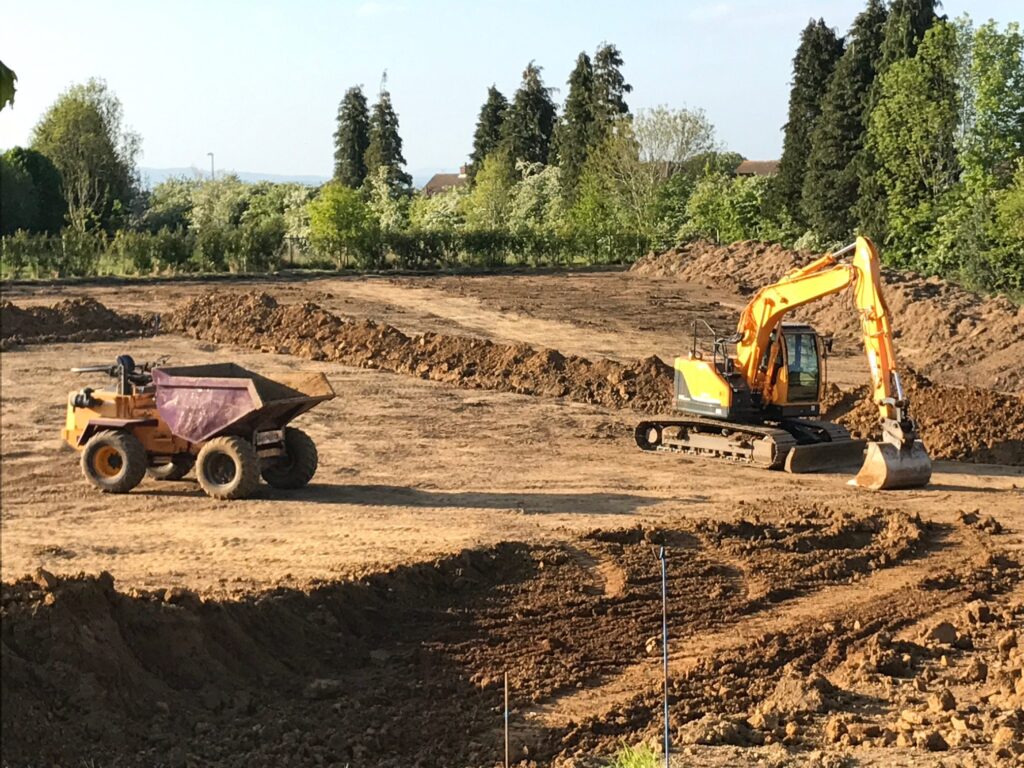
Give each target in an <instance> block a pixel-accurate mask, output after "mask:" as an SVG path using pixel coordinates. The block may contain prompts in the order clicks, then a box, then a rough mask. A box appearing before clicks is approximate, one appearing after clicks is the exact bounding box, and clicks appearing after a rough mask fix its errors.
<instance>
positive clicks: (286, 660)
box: [0, 497, 1024, 766]
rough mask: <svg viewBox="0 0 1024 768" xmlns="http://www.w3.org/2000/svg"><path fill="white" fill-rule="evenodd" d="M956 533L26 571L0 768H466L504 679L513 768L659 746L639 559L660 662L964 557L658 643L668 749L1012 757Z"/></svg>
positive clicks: (621, 536)
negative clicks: (913, 749)
mask: <svg viewBox="0 0 1024 768" xmlns="http://www.w3.org/2000/svg"><path fill="white" fill-rule="evenodd" d="M976 522H977V521H976V520H975V521H969V522H961V524H959V525H958V526H955V527H948V526H936V525H932V524H928V523H926V522H923V521H922V520H921V519H920V518H917V517H911V516H908V515H907V514H906V513H903V512H899V511H893V510H888V509H885V508H877V509H876V510H875V511H873V512H869V513H849V512H844V511H842V510H841V509H835V508H832V507H828V506H822V505H812V506H804V505H802V504H801V503H800V502H799V500H798V499H797V498H795V497H794V498H789V499H783V500H779V501H778V502H775V503H768V504H764V505H758V506H756V507H754V508H748V509H746V510H744V516H743V517H741V518H739V519H738V520H736V521H734V522H730V523H720V522H710V521H708V522H700V523H694V524H690V525H686V526H681V527H677V528H673V529H662V528H654V529H650V528H643V527H632V528H624V529H612V530H609V529H601V530H595V531H593V532H591V533H589V534H585V535H584V536H582V537H580V538H579V539H577V540H575V541H572V542H566V543H564V544H561V545H558V546H538V545H530V544H527V543H525V542H509V543H504V544H500V545H498V546H495V547H491V548H486V549H473V550H466V551H463V552H461V553H459V554H457V555H453V556H450V557H445V558H441V559H439V560H437V561H434V562H429V563H423V564H419V565H414V566H403V567H398V568H395V569H393V570H391V571H389V572H387V573H382V574H380V575H376V576H372V577H368V578H365V579H362V580H359V581H354V582H345V583H325V584H322V585H311V586H310V587H309V588H308V589H306V590H295V589H284V588H279V589H276V590H272V591H270V592H266V593H262V594H260V595H258V596H254V597H251V598H247V599H242V600H237V601H220V600H216V599H207V598H204V597H202V596H200V595H197V594H196V593H194V592H192V591H190V590H187V589H181V588H177V589H171V590H163V589H160V590H153V591H147V590H138V589H126V590H123V591H122V590H120V589H119V588H118V587H117V585H116V583H115V580H114V578H113V577H112V576H111V575H110V574H107V573H103V574H101V575H99V576H85V575H80V576H71V577H63V578H58V577H55V576H53V575H52V574H50V573H49V572H47V571H45V570H40V571H38V572H37V573H36V574H35V576H34V577H25V578H23V579H20V580H18V581H15V582H13V583H7V584H4V585H3V588H2V593H0V594H2V596H0V605H2V612H3V629H2V638H3V646H2V648H3V654H4V656H3V661H4V686H3V702H2V704H3V714H2V717H3V728H4V734H5V739H4V747H3V750H4V758H5V759H6V760H7V761H9V762H10V764H15V765H23V764H46V765H78V764H80V763H79V762H77V761H79V760H81V759H82V758H84V757H86V756H88V758H89V759H92V760H95V761H96V764H99V765H111V766H119V765H153V766H157V765H189V764H204V765H205V764H217V765H237V766H275V765H281V764H284V763H286V762H289V761H290V760H296V761H297V762H298V763H300V764H304V765H337V766H341V765H345V764H366V763H371V764H373V765H384V766H392V765H393V766H408V765H423V766H433V765H437V766H441V765H491V764H494V763H495V762H496V761H497V759H498V753H497V749H496V746H497V741H496V739H495V735H496V734H497V733H498V732H499V724H500V722H501V720H500V711H501V706H502V685H503V675H504V674H505V673H506V672H507V673H508V675H509V686H510V689H511V691H512V700H511V706H512V711H513V717H515V718H516V720H521V721H524V722H526V723H527V724H528V725H527V726H526V728H525V730H523V729H519V730H517V733H516V741H517V751H518V752H520V754H519V755H517V757H521V758H522V759H523V761H524V763H529V764H531V765H546V764H549V763H552V762H553V763H555V764H569V763H570V762H573V758H574V757H576V758H579V759H580V760H583V762H581V763H579V764H581V765H582V764H589V763H587V761H586V760H585V759H584V757H585V756H586V755H591V754H601V753H607V752H609V751H610V750H613V749H614V748H615V746H616V745H617V744H618V743H619V742H620V741H621V740H623V739H625V740H629V741H635V740H637V739H645V738H648V737H651V736H654V735H656V733H657V730H658V728H659V720H658V717H657V713H658V712H659V707H658V703H657V698H656V694H655V691H656V690H657V686H656V683H657V679H658V678H657V675H656V674H653V673H655V671H656V664H657V658H656V657H657V655H658V653H659V648H658V641H657V638H656V637H654V636H653V635H654V633H653V632H652V629H651V628H652V627H656V626H658V623H659V616H660V610H661V598H660V584H659V579H658V576H657V569H656V568H652V567H651V566H652V563H653V562H654V560H653V550H654V549H655V548H656V547H659V546H665V547H667V548H668V550H669V552H670V555H669V557H670V558H671V568H670V569H669V574H670V577H669V580H668V592H669V594H670V595H671V596H672V598H673V599H672V603H671V606H672V607H671V609H670V611H669V617H668V620H669V622H670V625H671V626H672V627H673V628H676V629H677V631H678V632H680V633H682V635H681V636H682V637H686V636H690V635H694V634H696V633H699V632H700V631H702V630H703V631H711V632H718V633H730V631H731V630H730V628H735V627H742V626H743V625H744V624H745V623H749V622H750V620H751V616H756V614H757V613H758V612H760V611H765V610H767V609H770V608H772V607H773V606H780V605H786V604H787V602H788V603H793V602H797V601H800V600H808V599H814V596H815V595H816V594H819V593H821V592H822V591H827V590H828V589H830V588H840V589H849V588H850V587H851V586H854V585H856V584H857V583H858V582H860V581H862V580H865V579H885V578H887V577H886V574H887V573H891V574H892V578H893V579H894V580H896V581H899V580H900V579H901V578H902V574H901V572H902V571H905V570H907V569H908V568H911V569H912V568H914V567H915V566H914V564H915V563H916V561H917V560H918V559H920V558H922V557H926V556H928V555H929V554H930V553H934V552H938V551H941V550H942V549H943V548H946V547H949V545H950V542H951V540H954V539H962V540H966V541H967V544H966V546H965V551H964V552H961V559H960V560H959V561H958V562H957V563H956V565H955V566H954V567H953V568H952V569H951V570H949V571H945V570H941V569H939V570H935V571H932V570H931V569H928V572H927V575H925V574H924V573H922V574H920V575H919V576H918V577H917V579H916V580H910V581H909V582H908V583H907V584H906V585H905V586H902V587H900V588H899V589H897V591H896V593H895V594H892V595H890V596H888V597H887V598H886V599H883V600H877V601H873V602H870V603H868V604H862V605H857V606H856V607H853V608H850V609H849V610H848V611H843V612H842V613H841V615H840V616H839V617H838V618H833V619H832V620H831V621H830V622H829V623H825V624H821V625H816V624H810V625H805V626H802V627H800V626H798V627H796V628H795V629H794V628H792V627H791V628H788V629H784V628H783V627H782V626H781V625H780V626H779V628H778V630H777V631H773V629H772V628H771V627H765V628H764V631H763V632H760V631H759V632H756V633H755V634H754V635H753V636H752V637H751V638H750V639H749V640H744V641H739V642H737V643H736V644H735V645H734V646H733V647H729V648H722V649H721V650H720V651H718V652H716V653H713V654H712V655H711V656H710V657H705V658H703V659H701V660H700V661H699V662H696V663H694V662H692V661H690V660H689V659H688V658H687V657H686V654H685V651H687V650H691V651H692V649H688V643H687V642H686V641H685V640H682V641H681V642H680V643H679V647H680V648H681V650H682V651H683V652H684V653H682V654H676V655H674V656H673V660H672V664H673V672H674V682H673V686H672V690H671V699H672V713H673V714H672V726H673V729H674V731H675V733H676V734H677V738H678V740H679V741H680V742H681V743H682V744H703V745H721V744H726V745H738V746H747V747H750V746H756V745H765V744H772V743H773V742H774V743H779V744H785V745H787V746H790V747H794V748H796V749H797V751H811V750H815V749H821V748H823V747H828V746H829V745H833V744H840V743H841V744H843V745H856V744H860V743H868V744H872V745H877V746H879V747H882V748H895V747H896V745H897V744H898V743H899V744H901V745H902V744H903V743H904V742H906V741H908V740H909V743H912V744H914V743H918V742H922V741H924V742H928V743H931V742H932V741H934V742H935V744H938V739H940V738H941V739H943V740H945V742H946V743H947V745H948V744H949V743H951V742H952V743H955V744H958V745H970V744H977V745H980V746H985V747H988V746H989V745H990V744H992V743H996V742H998V743H1000V744H1001V745H1002V747H1003V749H1004V751H1012V750H1015V749H1017V748H1018V746H1019V745H1020V741H1019V739H1020V735H1021V728H1022V726H1024V723H1022V722H1021V721H1020V719H1019V717H1017V716H1015V715H1013V714H1012V712H1013V707H1019V706H1020V705H1021V703H1022V699H1021V692H1022V686H1024V683H1022V681H1021V661H1022V659H1024V654H1022V652H1021V649H1019V648H1018V647H1017V646H1016V644H1015V643H1016V634H1015V633H1016V632H1017V631H1019V630H1020V629H1021V622H1022V620H1024V606H1022V605H1021V603H1020V602H1019V596H1018V598H1015V599H1014V600H1011V601H1010V602H1007V594H1008V590H1009V589H1011V588H1012V587H1013V585H1014V584H1015V583H1017V582H1018V581H1019V577H1020V573H1019V569H1018V566H1017V564H1016V563H1015V562H1014V561H1013V560H1011V559H1009V558H1007V557H1005V556H1003V555H999V554H997V553H996V550H994V549H990V547H989V544H988V537H989V534H988V533H986V532H982V531H979V530H978V528H977V526H976V525H975V523H976ZM709 598H710V599H709ZM958 603H962V604H968V609H967V610H966V611H965V613H964V614H963V615H962V616H957V617H956V618H955V619H954V623H952V624H950V625H949V626H948V627H947V626H946V624H941V622H937V621H932V620H931V619H929V616H930V614H932V613H933V612H936V611H939V610H941V609H942V608H943V607H946V606H950V605H953V604H958ZM918 620H927V621H926V626H925V625H923V626H922V627H921V628H918V627H916V624H915V622H916V621H918ZM929 622H930V623H929ZM940 624H941V626H940ZM936 627H938V629H936ZM908 628H909V629H908ZM908 633H909V634H908ZM915 633H916V634H915ZM903 635H907V637H908V638H912V639H902V637H903ZM1022 640H1024V635H1022ZM637 669H641V670H644V671H646V672H647V673H648V674H647V675H646V676H640V677H637V678H636V687H635V689H634V690H633V691H632V695H630V696H629V697H627V698H623V699H621V700H615V699H614V698H612V699H610V700H609V702H608V706H607V711H605V712H602V713H600V714H599V715H597V716H595V717H592V718H590V719H587V720H584V721H581V722H571V721H570V722H558V721H555V720H549V721H545V720H544V718H543V710H544V707H545V705H546V704H548V703H550V702H553V701H558V700H559V699H561V698H565V697H571V696H572V695H573V694H575V693H577V692H578V691H579V690H580V689H582V688H583V687H584V686H588V685H592V686H595V687H596V688H598V689H599V688H600V686H601V684H602V681H603V680H607V679H611V678H613V677H614V676H615V675H616V674H618V673H622V672H623V671H627V670H631V671H632V672H633V673H634V674H636V670H637ZM947 689H948V690H949V691H952V693H950V694H949V697H951V699H947V698H946V697H947V693H946V691H947ZM937 696H939V697H943V698H942V699H941V701H940V703H939V704H935V703H934V702H933V701H932V699H935V698H936V697H937ZM950 700H951V701H952V702H953V703H952V704H949V703H948V702H949V701H950ZM869 703H870V704H869ZM1008 712H1009V713H1010V714H1007V713H1008ZM1005 729H1009V730H1005ZM1011 732H1012V737H1011V735H1010V734H1011ZM936 734H937V735H936ZM1000 734H1003V735H1000ZM1004 737H1005V738H1004ZM925 749H932V747H930V746H926V747H925Z"/></svg>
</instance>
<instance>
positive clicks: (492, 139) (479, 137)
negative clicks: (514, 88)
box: [467, 85, 508, 179]
mask: <svg viewBox="0 0 1024 768" xmlns="http://www.w3.org/2000/svg"><path fill="white" fill-rule="evenodd" d="M507 111H508V99H506V98H505V97H504V96H503V95H502V93H501V91H499V90H498V89H497V88H496V87H495V86H493V85H492V86H491V87H490V88H488V89H487V101H485V102H484V105H483V106H482V107H481V108H480V117H478V118H477V121H476V131H475V132H474V133H473V151H472V153H470V156H469V168H468V169H467V170H468V175H469V177H470V179H475V178H476V174H477V172H478V171H479V170H480V169H481V168H482V167H483V164H484V159H485V158H486V157H487V156H488V155H489V154H491V152H493V151H494V150H496V149H497V148H498V145H499V144H500V143H501V127H502V124H503V123H504V121H505V113H506V112H507Z"/></svg>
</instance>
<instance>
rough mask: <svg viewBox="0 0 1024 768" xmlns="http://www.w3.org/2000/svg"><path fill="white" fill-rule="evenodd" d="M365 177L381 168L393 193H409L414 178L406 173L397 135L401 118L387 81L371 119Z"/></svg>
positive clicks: (400, 142) (400, 144)
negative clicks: (392, 103) (394, 191)
mask: <svg viewBox="0 0 1024 768" xmlns="http://www.w3.org/2000/svg"><path fill="white" fill-rule="evenodd" d="M364 159H365V161H366V175H367V176H373V175H375V174H376V172H377V169H378V168H384V169H385V172H386V174H387V182H388V186H389V187H391V188H392V189H394V190H399V191H402V192H408V191H409V190H410V187H411V186H412V176H410V175H409V174H408V173H406V172H405V170H404V166H405V158H404V157H403V156H402V137H401V136H400V135H399V133H398V115H397V114H396V113H395V108H394V107H393V106H392V105H391V94H390V93H389V92H388V90H387V87H386V81H385V82H384V84H383V85H382V87H381V91H380V94H379V95H378V97H377V103H376V104H374V105H373V114H371V115H370V143H369V145H368V146H367V148H366V154H365V155H364Z"/></svg>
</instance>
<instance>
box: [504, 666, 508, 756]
mask: <svg viewBox="0 0 1024 768" xmlns="http://www.w3.org/2000/svg"><path fill="white" fill-rule="evenodd" d="M505 768H508V671H507V670H506V671H505Z"/></svg>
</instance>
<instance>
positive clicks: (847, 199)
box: [803, 0, 887, 240]
mask: <svg viewBox="0 0 1024 768" xmlns="http://www.w3.org/2000/svg"><path fill="white" fill-rule="evenodd" d="M886 17H887V11H886V8H885V4H884V2H883V1H882V0H868V4H867V7H866V8H865V9H864V10H863V11H861V13H860V14H859V15H858V16H857V18H856V19H855V20H854V22H853V26H852V27H851V28H850V34H849V36H848V37H847V40H848V42H847V45H846V50H845V51H843V55H842V57H841V58H840V59H839V63H838V64H837V65H836V68H835V71H834V72H833V73H832V76H831V77H830V78H829V81H828V87H827V88H826V90H825V98H824V100H823V102H822V106H821V117H820V118H819V119H818V122H817V125H815V128H814V131H813V132H812V133H811V153H810V156H809V157H808V160H807V173H806V175H805V176H804V184H803V213H804V216H805V218H806V220H807V223H808V224H809V225H810V226H811V229H813V230H814V232H815V233H817V234H818V235H819V236H820V237H823V238H825V239H826V240H843V239H845V238H847V237H848V236H849V235H850V233H851V232H853V230H854V227H855V226H856V217H855V214H854V206H855V205H856V203H857V197H858V192H859V188H860V184H859V179H858V176H857V164H856V163H855V162H854V161H855V159H856V157H857V155H858V153H859V152H860V151H861V148H862V147H863V146H864V134H865V132H866V126H865V121H866V118H867V113H866V109H867V103H868V94H869V91H870V89H871V84H872V83H873V82H874V79H875V68H876V66H877V65H878V62H879V59H880V56H881V46H882V26H883V25H884V24H885V20H886Z"/></svg>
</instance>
